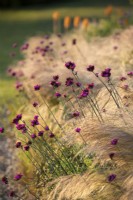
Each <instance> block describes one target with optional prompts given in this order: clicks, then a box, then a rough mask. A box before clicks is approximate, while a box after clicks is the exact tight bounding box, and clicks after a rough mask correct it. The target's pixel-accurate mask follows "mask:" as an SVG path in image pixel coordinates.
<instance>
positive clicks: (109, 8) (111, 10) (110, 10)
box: [104, 5, 113, 16]
mask: <svg viewBox="0 0 133 200" xmlns="http://www.w3.org/2000/svg"><path fill="white" fill-rule="evenodd" d="M112 12H113V6H111V5H110V6H107V7H106V8H105V10H104V14H105V15H106V16H109V15H111V14H112Z"/></svg>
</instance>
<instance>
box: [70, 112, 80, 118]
mask: <svg viewBox="0 0 133 200" xmlns="http://www.w3.org/2000/svg"><path fill="white" fill-rule="evenodd" d="M72 115H73V117H79V115H80V113H79V112H78V111H75V112H74V113H73V114H72Z"/></svg>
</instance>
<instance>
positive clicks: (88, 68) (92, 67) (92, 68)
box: [87, 65, 95, 72]
mask: <svg viewBox="0 0 133 200" xmlns="http://www.w3.org/2000/svg"><path fill="white" fill-rule="evenodd" d="M94 69H95V67H94V65H89V66H88V67H87V71H89V72H93V71H94Z"/></svg>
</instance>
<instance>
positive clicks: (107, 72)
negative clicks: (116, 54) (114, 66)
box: [101, 68, 111, 78]
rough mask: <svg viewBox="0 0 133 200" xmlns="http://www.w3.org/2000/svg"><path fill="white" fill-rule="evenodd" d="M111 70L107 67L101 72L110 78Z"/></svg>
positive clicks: (103, 75)
mask: <svg viewBox="0 0 133 200" xmlns="http://www.w3.org/2000/svg"><path fill="white" fill-rule="evenodd" d="M110 71H111V69H110V68H107V69H105V70H104V71H102V72H101V76H102V77H105V78H109V77H110V76H111V72H110Z"/></svg>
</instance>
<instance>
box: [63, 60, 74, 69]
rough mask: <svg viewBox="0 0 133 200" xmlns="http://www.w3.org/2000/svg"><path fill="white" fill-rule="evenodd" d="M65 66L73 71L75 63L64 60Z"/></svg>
mask: <svg viewBox="0 0 133 200" xmlns="http://www.w3.org/2000/svg"><path fill="white" fill-rule="evenodd" d="M65 67H66V68H67V69H70V70H72V71H73V70H74V69H75V67H76V65H75V63H74V62H71V61H69V62H66V63H65Z"/></svg>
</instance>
